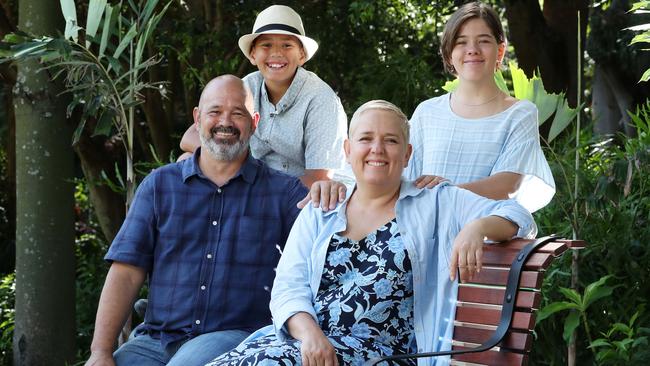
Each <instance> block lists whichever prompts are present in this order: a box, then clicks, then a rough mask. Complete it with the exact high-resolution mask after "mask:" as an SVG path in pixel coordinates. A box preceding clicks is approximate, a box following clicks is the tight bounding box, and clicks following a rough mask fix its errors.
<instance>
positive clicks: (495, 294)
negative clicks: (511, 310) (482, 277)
mask: <svg viewBox="0 0 650 366" xmlns="http://www.w3.org/2000/svg"><path fill="white" fill-rule="evenodd" d="M505 292H506V291H505V289H500V288H488V287H475V286H467V285H462V284H461V285H459V286H458V300H459V301H465V302H475V303H481V304H494V305H501V304H503V297H504V294H505ZM541 300H542V297H541V295H540V294H539V293H538V292H533V291H517V298H516V300H515V306H516V307H518V308H528V309H530V308H533V309H538V308H539V304H540V302H541Z"/></svg>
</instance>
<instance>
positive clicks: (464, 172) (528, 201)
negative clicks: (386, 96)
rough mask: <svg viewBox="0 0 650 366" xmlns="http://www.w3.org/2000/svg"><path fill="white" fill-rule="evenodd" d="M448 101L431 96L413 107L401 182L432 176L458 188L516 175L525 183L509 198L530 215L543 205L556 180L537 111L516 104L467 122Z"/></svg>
mask: <svg viewBox="0 0 650 366" xmlns="http://www.w3.org/2000/svg"><path fill="white" fill-rule="evenodd" d="M449 98H450V95H449V94H445V95H442V96H439V97H436V98H432V99H429V100H426V101H424V102H422V103H420V105H419V106H418V107H417V108H416V109H415V112H414V113H413V117H412V118H411V121H410V123H411V138H410V140H411V144H412V145H413V155H412V156H411V160H410V161H409V166H408V168H406V169H405V171H404V176H405V178H406V179H409V180H415V179H416V178H418V177H419V176H421V175H423V174H424V175H437V176H441V177H444V178H447V179H449V180H450V181H451V182H452V183H453V184H463V183H468V182H473V181H475V180H478V179H482V178H486V177H489V176H491V175H493V174H496V173H499V172H513V173H519V174H522V175H524V180H523V182H522V184H521V186H520V188H519V190H518V191H517V192H515V194H514V195H513V196H512V197H513V198H515V199H516V200H517V201H518V202H519V203H520V204H521V205H522V206H524V207H525V208H527V209H528V210H529V211H530V212H534V211H536V210H538V209H540V208H542V207H544V206H546V204H548V203H549V202H550V200H551V198H552V197H553V195H554V194H555V181H554V180H553V175H552V174H551V169H550V168H549V165H548V162H547V161H546V158H545V157H544V153H543V152H542V149H541V146H540V143H539V130H538V125H537V107H536V106H535V105H534V104H533V103H531V102H529V101H526V100H521V101H519V102H517V103H515V104H514V105H512V106H511V107H510V108H508V109H506V110H505V111H503V112H500V113H497V114H495V115H492V116H489V117H484V118H477V119H468V118H463V117H460V116H458V115H457V114H455V113H454V112H453V111H452V110H451V107H450V105H449Z"/></svg>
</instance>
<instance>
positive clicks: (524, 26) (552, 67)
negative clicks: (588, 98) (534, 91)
mask: <svg viewBox="0 0 650 366" xmlns="http://www.w3.org/2000/svg"><path fill="white" fill-rule="evenodd" d="M504 3H505V5H506V18H507V19H508V27H509V31H510V32H509V36H510V40H511V41H512V44H513V45H514V48H515V55H516V56H517V61H518V63H519V67H520V68H521V69H522V70H524V72H525V73H526V74H527V75H528V76H529V77H530V76H532V74H533V72H534V71H536V70H539V72H540V74H541V77H542V80H543V81H544V87H545V89H546V90H548V91H552V92H556V93H557V92H565V93H566V96H567V99H568V101H569V105H571V106H572V107H575V105H576V100H577V94H576V91H577V84H578V76H577V65H578V64H577V54H578V50H577V44H578V43H577V32H578V21H577V16H578V15H577V14H578V10H580V12H581V18H582V19H583V21H582V23H581V29H580V34H581V37H582V39H583V40H584V38H585V34H586V29H587V21H586V19H587V18H588V11H589V1H588V0H571V1H568V0H546V1H544V9H543V10H542V9H541V8H540V5H539V4H540V2H539V1H538V0H505V1H504ZM582 44H584V42H583V43H582Z"/></svg>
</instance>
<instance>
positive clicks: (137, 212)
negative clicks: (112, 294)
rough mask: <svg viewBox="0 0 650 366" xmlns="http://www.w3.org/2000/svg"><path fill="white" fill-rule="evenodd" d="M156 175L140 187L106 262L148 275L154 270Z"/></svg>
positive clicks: (109, 250) (107, 254)
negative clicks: (119, 264)
mask: <svg viewBox="0 0 650 366" xmlns="http://www.w3.org/2000/svg"><path fill="white" fill-rule="evenodd" d="M154 175H155V172H153V173H151V174H149V175H148V176H147V177H146V178H145V179H144V180H143V181H142V183H140V186H139V187H138V189H137V191H136V193H135V197H134V199H133V202H132V204H131V207H130V208H129V211H128V213H127V214H126V218H125V219H124V223H122V227H120V231H118V233H117V235H116V236H115V239H114V240H113V243H112V244H111V246H110V248H109V249H108V253H106V256H105V257H104V259H105V260H106V261H109V262H113V261H117V262H123V263H127V264H131V265H134V266H137V267H140V268H144V269H145V270H146V271H151V269H152V267H153V252H154V245H155V244H154V243H155V241H154V240H155V234H156V230H155V208H154V205H155V203H154V202H155V187H154V182H155V179H154Z"/></svg>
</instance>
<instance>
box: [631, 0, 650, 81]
mask: <svg viewBox="0 0 650 366" xmlns="http://www.w3.org/2000/svg"><path fill="white" fill-rule="evenodd" d="M648 11H650V1H647V0H645V1H637V2H635V3H634V4H632V9H630V12H631V13H637V14H641V13H644V12H646V13H647V12H648ZM631 29H632V30H635V31H641V33H640V34H637V35H636V36H634V38H632V41H631V42H630V45H632V44H635V43H650V23H647V24H643V25H640V26H636V27H632V28H631ZM648 80H650V69H647V70H646V71H645V72H644V73H643V75H642V76H641V79H640V80H639V82H641V81H648Z"/></svg>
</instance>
